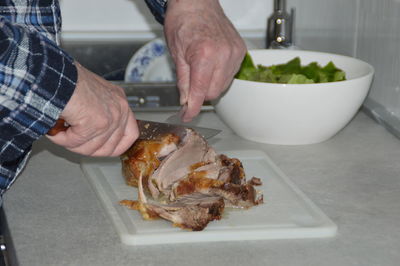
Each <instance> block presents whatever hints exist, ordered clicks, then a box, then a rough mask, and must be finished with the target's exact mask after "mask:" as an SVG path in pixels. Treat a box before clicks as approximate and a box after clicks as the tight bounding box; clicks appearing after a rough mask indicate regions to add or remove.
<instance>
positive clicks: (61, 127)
mask: <svg viewBox="0 0 400 266" xmlns="http://www.w3.org/2000/svg"><path fill="white" fill-rule="evenodd" d="M68 128H69V125H68V124H67V122H65V120H64V119H62V118H59V119H58V120H57V121H56V124H55V125H54V126H53V127H52V128H50V130H49V132H47V135H49V136H55V135H57V134H58V133H59V132H61V131H66V130H67V129H68Z"/></svg>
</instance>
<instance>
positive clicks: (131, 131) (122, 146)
mask: <svg viewBox="0 0 400 266" xmlns="http://www.w3.org/2000/svg"><path fill="white" fill-rule="evenodd" d="M138 137H139V129H138V125H137V121H136V119H135V116H134V115H133V113H132V112H130V114H129V117H128V120H127V123H126V127H125V131H124V134H123V136H122V138H121V140H120V141H119V143H118V145H117V146H116V148H115V150H114V151H113V153H112V154H111V156H119V155H121V154H122V153H124V152H125V151H126V150H127V149H129V147H131V146H132V144H133V143H134V142H135V140H136V139H137V138H138Z"/></svg>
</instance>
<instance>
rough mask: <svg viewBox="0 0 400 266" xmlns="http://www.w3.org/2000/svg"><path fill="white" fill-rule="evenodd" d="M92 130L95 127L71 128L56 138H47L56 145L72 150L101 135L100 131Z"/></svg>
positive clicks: (78, 126)
mask: <svg viewBox="0 0 400 266" xmlns="http://www.w3.org/2000/svg"><path fill="white" fill-rule="evenodd" d="M92 129H93V127H90V126H86V127H84V128H83V127H82V126H80V125H77V126H70V127H69V128H68V129H67V130H66V131H60V132H58V133H57V134H56V135H54V136H49V135H46V136H47V138H49V139H50V140H51V141H52V142H54V143H55V144H58V145H61V146H63V147H65V148H69V149H71V148H76V147H79V146H81V145H82V144H84V143H85V142H87V141H88V139H89V138H95V137H97V136H98V135H99V134H100V132H99V131H96V130H92ZM89 131H90V132H89Z"/></svg>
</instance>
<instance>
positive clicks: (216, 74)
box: [164, 0, 246, 122]
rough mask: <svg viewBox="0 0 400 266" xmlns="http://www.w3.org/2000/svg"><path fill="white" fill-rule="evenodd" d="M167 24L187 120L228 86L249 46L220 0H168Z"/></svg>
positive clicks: (184, 117)
mask: <svg viewBox="0 0 400 266" xmlns="http://www.w3.org/2000/svg"><path fill="white" fill-rule="evenodd" d="M164 24H165V27H164V32H165V37H166V40H167V43H168V47H169V50H170V53H171V56H172V58H173V59H174V61H175V64H176V70H177V80H178V88H179V91H180V101H181V104H182V105H185V104H187V109H186V111H185V113H184V115H183V117H182V118H183V120H184V121H186V122H187V121H190V120H192V118H193V117H195V116H196V115H197V114H198V113H199V112H200V108H201V105H202V104H203V102H204V100H212V99H215V98H217V97H218V96H219V95H220V94H221V93H222V92H223V91H224V90H225V89H227V88H228V86H229V84H230V83H231V82H232V79H233V77H234V75H235V74H236V72H237V71H238V70H239V68H240V64H241V62H242V60H243V58H244V55H245V53H246V46H245V44H244V41H243V40H242V39H241V37H240V36H239V34H238V32H237V31H236V30H235V28H234V27H233V25H232V24H231V22H230V21H229V20H228V18H227V17H226V16H225V14H224V12H223V10H222V8H221V6H220V4H219V2H218V0H201V1H199V0H169V1H168V9H167V13H166V17H165V22H164Z"/></svg>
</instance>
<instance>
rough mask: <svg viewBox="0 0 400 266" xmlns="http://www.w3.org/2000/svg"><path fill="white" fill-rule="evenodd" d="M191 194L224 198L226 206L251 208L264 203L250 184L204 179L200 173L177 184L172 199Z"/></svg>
mask: <svg viewBox="0 0 400 266" xmlns="http://www.w3.org/2000/svg"><path fill="white" fill-rule="evenodd" d="M191 193H201V194H205V195H216V196H220V197H223V198H224V200H225V205H226V206H237V207H244V208H249V207H251V206H254V205H258V204H259V203H261V202H262V199H260V198H257V192H256V190H255V189H254V187H253V186H252V185H250V184H244V185H237V184H233V183H226V182H223V181H221V180H215V179H210V178H207V177H204V176H203V174H202V173H199V172H193V173H191V174H190V175H189V176H188V177H186V178H185V179H182V180H181V181H179V182H177V183H176V184H175V185H174V187H173V190H172V193H171V197H170V199H172V200H175V199H179V198H180V197H182V196H185V195H188V194H191Z"/></svg>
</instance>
